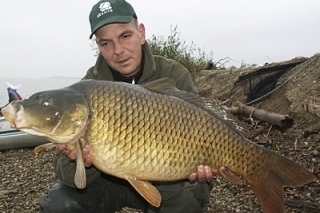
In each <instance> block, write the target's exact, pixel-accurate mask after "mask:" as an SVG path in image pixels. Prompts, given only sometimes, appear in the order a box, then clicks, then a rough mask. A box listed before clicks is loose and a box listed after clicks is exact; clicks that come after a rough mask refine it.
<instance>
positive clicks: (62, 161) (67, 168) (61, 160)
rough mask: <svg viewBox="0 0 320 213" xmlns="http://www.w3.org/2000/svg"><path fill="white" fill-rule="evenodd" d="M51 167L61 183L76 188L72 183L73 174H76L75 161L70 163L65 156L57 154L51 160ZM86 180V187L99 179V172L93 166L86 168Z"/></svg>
mask: <svg viewBox="0 0 320 213" xmlns="http://www.w3.org/2000/svg"><path fill="white" fill-rule="evenodd" d="M53 166H54V169H55V172H56V175H57V177H58V178H59V179H60V180H61V182H62V183H64V184H66V185H68V186H71V187H76V185H75V183H74V174H75V172H76V163H75V161H70V160H69V159H68V157H67V156H66V155H63V154H58V155H56V156H55V158H54V160H53ZM86 178H87V185H90V184H92V183H93V182H95V181H97V180H98V179H99V178H100V171H99V170H98V169H97V168H96V167H94V166H91V167H89V168H86Z"/></svg>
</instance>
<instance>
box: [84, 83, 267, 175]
mask: <svg viewBox="0 0 320 213" xmlns="http://www.w3.org/2000/svg"><path fill="white" fill-rule="evenodd" d="M137 89H139V90H140V92H137ZM85 91H86V92H87V99H89V105H90V106H91V110H92V112H91V117H90V125H89V127H88V132H87V140H88V142H89V143H90V146H91V154H92V156H93V159H94V164H95V165H96V166H97V167H98V168H100V169H101V170H102V171H104V172H106V173H110V174H113V175H115V176H118V177H121V178H125V177H126V176H133V177H137V178H138V179H147V180H155V181H157V180H176V179H181V178H185V177H188V176H189V175H190V174H191V172H193V171H195V170H196V168H197V166H198V165H199V164H205V165H209V166H211V167H212V168H220V166H222V165H224V166H226V167H228V168H229V169H230V170H231V171H233V172H235V173H237V174H240V175H243V176H252V175H254V174H256V173H257V172H259V171H262V170H263V167H264V166H267V165H266V163H265V162H266V158H267V157H268V155H267V152H266V151H265V150H264V149H263V150H262V148H261V147H259V146H257V145H255V144H254V143H251V142H248V141H246V140H245V139H244V138H243V137H242V136H240V135H239V134H238V133H237V132H235V131H234V130H232V129H231V128H230V127H228V126H227V125H226V124H225V122H223V121H220V120H219V119H217V118H215V117H214V116H210V115H209V114H208V113H207V112H206V111H205V110H203V109H201V108H199V107H196V106H195V105H192V104H190V103H188V102H187V101H183V100H181V99H178V98H175V97H171V96H164V95H161V94H158V93H152V92H150V91H147V90H145V89H142V88H140V87H136V86H128V87H121V86H119V87H118V86H115V85H113V86H110V87H106V86H105V85H104V86H99V85H95V86H93V87H92V85H91V87H90V88H89V89H86V90H85ZM141 91H144V92H141Z"/></svg>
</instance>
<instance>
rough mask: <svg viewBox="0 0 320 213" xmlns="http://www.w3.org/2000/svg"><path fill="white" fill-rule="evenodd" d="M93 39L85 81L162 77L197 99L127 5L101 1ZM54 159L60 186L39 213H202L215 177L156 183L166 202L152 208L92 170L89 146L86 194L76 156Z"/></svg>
mask: <svg viewBox="0 0 320 213" xmlns="http://www.w3.org/2000/svg"><path fill="white" fill-rule="evenodd" d="M90 26H91V35H90V38H92V37H93V35H95V38H96V43H97V45H98V48H99V50H100V54H99V56H98V58H97V61H96V64H95V65H94V66H93V67H91V68H90V69H89V70H88V71H87V74H86V75H85V76H84V78H83V79H98V80H110V81H122V82H127V83H131V84H141V83H145V82H150V81H153V80H157V79H160V78H163V77H170V78H173V79H174V80H175V81H176V86H177V88H178V89H180V90H183V91H187V92H191V93H197V92H196V89H195V86H194V84H193V82H192V79H191V76H190V73H189V72H188V70H187V69H186V68H185V67H183V66H182V65H181V64H179V63H177V62H176V61H174V60H171V59H167V58H164V57H161V56H154V55H153V54H152V52H151V50H150V47H149V46H148V43H147V41H146V38H145V27H144V25H143V24H142V23H138V19H137V15H136V13H135V11H134V9H133V8H132V6H131V5H130V4H129V3H128V2H126V1H125V0H109V1H106V0H103V1H99V2H98V3H96V4H95V5H94V6H93V7H92V10H91V12H90ZM56 151H57V153H58V155H57V156H56V157H55V159H54V168H55V171H56V174H57V180H56V182H55V184H54V185H53V187H52V188H51V189H50V190H49V191H48V194H47V195H42V196H41V197H40V198H39V205H40V212H41V213H58V212H59V213H60V212H61V213H68V212H75V213H82V212H83V213H89V212H92V213H98V212H99V213H100V212H108V213H109V212H110V213H111V212H115V211H120V209H122V208H123V207H126V206H127V207H131V208H137V209H141V210H143V211H144V212H145V213H147V212H148V213H152V212H164V213H180V212H181V213H186V212H192V213H201V212H205V206H206V204H207V203H208V201H209V196H210V190H211V188H212V183H211V181H208V180H210V179H211V178H212V171H211V169H210V168H209V167H208V166H203V165H200V166H199V168H198V173H193V174H191V175H190V178H189V179H190V180H183V181H177V182H170V183H154V185H155V186H156V188H157V189H158V190H159V191H160V194H161V197H162V202H161V205H160V207H159V208H156V207H153V206H151V205H150V204H148V202H147V201H146V200H145V199H144V198H142V197H141V196H140V195H139V194H138V193H137V192H136V191H135V190H134V189H133V187H132V186H131V185H130V184H129V183H128V182H127V181H126V180H122V179H119V178H116V177H113V176H110V175H106V174H104V173H102V172H100V171H99V170H98V169H97V168H96V167H94V166H92V156H91V155H90V146H89V145H85V146H84V148H83V151H82V154H83V160H84V164H85V166H86V184H87V186H86V188H84V189H77V188H76V187H75V183H74V176H75V170H76V163H75V159H76V152H75V150H68V149H66V146H65V145H58V146H57V148H56Z"/></svg>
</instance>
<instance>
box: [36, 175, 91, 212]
mask: <svg viewBox="0 0 320 213" xmlns="http://www.w3.org/2000/svg"><path fill="white" fill-rule="evenodd" d="M72 191H74V192H76V189H73V188H70V187H68V186H65V185H63V184H62V183H61V182H60V181H59V180H58V181H57V182H56V183H55V184H54V185H53V187H52V188H51V189H50V190H49V191H48V194H46V195H41V196H40V197H39V200H38V204H39V206H40V209H39V212H40V213H71V212H77V213H78V212H79V213H82V212H86V211H85V210H84V209H83V208H82V207H81V206H80V205H79V204H78V202H77V200H75V197H72V196H71V194H72ZM70 192H71V193H70Z"/></svg>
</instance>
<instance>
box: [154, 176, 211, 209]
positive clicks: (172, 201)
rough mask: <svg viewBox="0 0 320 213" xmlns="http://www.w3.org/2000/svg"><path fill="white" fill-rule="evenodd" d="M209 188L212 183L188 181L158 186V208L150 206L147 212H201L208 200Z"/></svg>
mask: <svg viewBox="0 0 320 213" xmlns="http://www.w3.org/2000/svg"><path fill="white" fill-rule="evenodd" d="M174 189H176V190H174ZM211 189H212V185H210V184H209V183H201V184H198V183H190V182H188V181H186V182H182V183H178V184H174V186H173V185H165V186H160V187H159V190H160V192H161V196H162V204H161V206H160V208H159V209H154V208H151V209H150V210H149V212H157V213H158V212H159V213H160V212H161V213H162V212H163V213H166V212H177V213H184V212H192V213H203V212H205V207H206V205H207V204H208V202H209V197H210V191H211Z"/></svg>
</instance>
